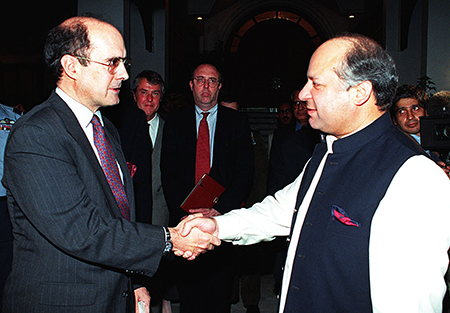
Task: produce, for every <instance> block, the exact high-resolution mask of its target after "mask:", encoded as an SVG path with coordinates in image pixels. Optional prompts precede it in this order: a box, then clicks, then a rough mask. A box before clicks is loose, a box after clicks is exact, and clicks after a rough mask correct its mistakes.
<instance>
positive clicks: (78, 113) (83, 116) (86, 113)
mask: <svg viewBox="0 0 450 313" xmlns="http://www.w3.org/2000/svg"><path fill="white" fill-rule="evenodd" d="M55 92H56V94H57V95H58V96H60V97H61V99H62V100H63V101H64V102H65V103H66V104H67V106H68V107H69V108H70V109H71V110H72V112H73V114H75V117H76V118H77V120H78V123H79V124H80V126H81V127H82V128H87V127H89V126H90V124H91V120H92V115H93V114H94V113H92V111H91V110H89V109H88V108H87V107H86V106H84V105H83V104H81V103H79V102H78V101H76V100H75V99H73V98H71V97H70V96H69V95H68V94H66V93H65V92H64V91H63V90H62V89H61V88H59V87H56V90H55ZM95 115H97V116H98V117H99V119H100V123H102V125H103V119H102V114H101V113H100V111H97V112H95Z"/></svg>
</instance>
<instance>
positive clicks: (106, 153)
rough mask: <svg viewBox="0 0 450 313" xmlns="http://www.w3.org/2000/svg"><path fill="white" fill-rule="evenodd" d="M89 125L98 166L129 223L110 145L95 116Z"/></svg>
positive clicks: (125, 197) (125, 196) (121, 184)
mask: <svg viewBox="0 0 450 313" xmlns="http://www.w3.org/2000/svg"><path fill="white" fill-rule="evenodd" d="M91 123H92V128H93V131H94V144H95V147H96V148H97V151H98V155H99V157H100V164H101V166H102V169H103V172H104V173H105V176H106V179H107V180H108V184H109V186H110V187H111V191H112V192H113V194H114V198H115V199H116V202H117V205H118V206H119V209H120V212H121V213H122V216H123V217H124V218H125V219H127V220H128V221H129V220H130V208H129V206H128V199H127V195H126V193H125V188H124V186H123V183H122V179H121V178H120V174H119V168H118V166H117V162H116V158H115V157H114V152H113V149H112V146H111V143H110V142H109V140H108V138H107V137H106V135H105V131H104V130H103V126H102V125H101V124H100V120H99V118H98V116H97V115H95V114H94V117H93V118H92V120H91Z"/></svg>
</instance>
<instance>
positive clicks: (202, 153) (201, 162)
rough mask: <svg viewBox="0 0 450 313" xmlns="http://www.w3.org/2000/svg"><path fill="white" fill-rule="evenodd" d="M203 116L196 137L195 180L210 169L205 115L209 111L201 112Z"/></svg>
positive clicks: (207, 129)
mask: <svg viewBox="0 0 450 313" xmlns="http://www.w3.org/2000/svg"><path fill="white" fill-rule="evenodd" d="M202 114H203V118H202V120H201V121H200V126H199V128H198V137H197V152H196V157H195V181H196V182H198V180H199V179H200V178H201V177H202V175H203V174H205V173H209V170H210V169H211V164H210V160H209V158H210V150H209V128H208V122H207V121H206V117H207V116H208V114H209V113H202Z"/></svg>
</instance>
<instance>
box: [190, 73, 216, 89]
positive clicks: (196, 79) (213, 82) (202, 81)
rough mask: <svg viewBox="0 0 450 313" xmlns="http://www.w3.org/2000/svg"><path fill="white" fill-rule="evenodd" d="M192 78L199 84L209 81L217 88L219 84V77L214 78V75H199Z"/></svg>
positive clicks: (210, 84)
mask: <svg viewBox="0 0 450 313" xmlns="http://www.w3.org/2000/svg"><path fill="white" fill-rule="evenodd" d="M192 80H193V81H194V83H195V84H196V85H197V86H203V85H205V83H206V81H208V86H211V87H213V88H215V87H217V86H218V85H219V80H218V79H217V78H214V77H210V78H205V77H203V76H197V77H194V78H192Z"/></svg>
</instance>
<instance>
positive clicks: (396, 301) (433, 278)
mask: <svg viewBox="0 0 450 313" xmlns="http://www.w3.org/2000/svg"><path fill="white" fill-rule="evenodd" d="M369 182H370V179H369ZM449 195H450V180H449V179H448V177H447V176H446V175H445V174H444V172H443V170H442V169H440V168H439V167H438V166H436V164H435V163H434V162H433V161H431V160H429V159H428V158H426V157H424V156H414V157H412V158H410V159H409V160H408V161H406V162H405V163H404V164H403V166H402V167H401V168H400V169H399V171H398V172H397V174H396V175H395V176H394V178H393V180H392V182H391V184H390V186H389V188H388V190H387V192H386V195H385V196H384V198H383V199H382V201H381V202H380V205H379V207H378V209H377V211H376V213H375V215H374V218H373V221H372V228H371V236H370V245H369V268H370V287H371V295H372V305H373V309H374V312H383V313H386V312H395V313H397V312H409V313H414V312H423V313H425V312H427V313H428V312H442V298H443V295H444V293H445V290H446V285H445V282H444V274H445V272H446V270H447V267H448V264H449V260H448V255H447V250H448V248H449V245H450V198H449Z"/></svg>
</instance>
